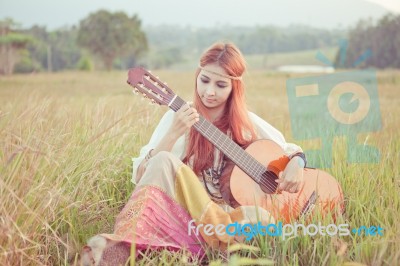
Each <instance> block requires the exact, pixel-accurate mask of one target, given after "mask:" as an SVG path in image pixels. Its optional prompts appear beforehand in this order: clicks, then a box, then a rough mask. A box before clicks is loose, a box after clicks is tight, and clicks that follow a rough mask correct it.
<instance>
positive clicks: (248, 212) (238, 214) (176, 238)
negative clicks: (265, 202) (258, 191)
mask: <svg viewBox="0 0 400 266" xmlns="http://www.w3.org/2000/svg"><path fill="white" fill-rule="evenodd" d="M257 218H258V219H257ZM260 219H262V220H263V221H267V222H271V220H272V219H273V218H272V217H270V215H269V213H268V212H267V211H266V210H264V209H262V208H256V207H254V206H241V207H238V208H236V209H232V208H230V209H228V210H227V208H223V207H222V206H220V205H218V204H217V203H215V202H214V201H212V200H211V199H210V197H209V195H208V194H207V192H206V190H205V188H204V186H203V184H202V183H201V182H200V181H199V178H198V176H197V175H196V174H195V173H194V172H193V171H192V170H191V168H189V167H188V166H187V165H185V164H183V163H182V161H180V160H179V159H178V158H176V157H175V156H174V155H173V154H171V153H169V152H159V153H157V154H156V155H155V156H154V157H153V158H151V159H150V160H149V161H148V162H147V165H146V170H145V172H144V174H143V176H142V177H141V179H140V181H139V182H138V184H137V186H136V188H135V190H134V192H133V194H132V196H131V198H130V199H129V201H128V202H127V204H126V205H125V207H124V208H123V210H122V211H121V213H120V214H119V215H118V216H117V219H116V223H115V227H114V232H113V234H100V235H97V236H95V237H93V238H92V239H90V240H89V242H88V245H87V246H85V247H84V249H83V254H82V258H83V259H86V260H88V261H90V262H91V263H94V264H95V265H102V264H104V265H107V264H118V263H124V262H125V261H126V260H127V259H128V258H129V256H130V254H131V247H132V245H134V246H133V247H134V248H135V254H136V255H137V254H138V252H137V251H139V250H147V249H160V248H165V249H168V250H176V251H177V250H181V249H186V250H188V251H190V252H191V253H192V254H194V255H198V256H202V255H204V254H205V251H206V250H207V249H209V248H216V249H219V250H222V251H224V250H226V248H227V246H228V245H229V244H232V243H234V242H235V241H237V238H235V237H234V236H231V235H228V234H217V233H210V230H208V232H207V230H204V226H205V225H207V224H210V225H212V226H210V227H212V228H215V227H216V226H217V225H219V224H222V225H225V226H226V225H228V224H231V223H235V222H238V223H241V224H243V223H249V222H252V223H256V222H257V221H258V220H260ZM189 224H190V225H191V226H189ZM200 224H203V226H202V227H201V228H200V229H199V230H198V229H197V228H196V226H198V225H200Z"/></svg>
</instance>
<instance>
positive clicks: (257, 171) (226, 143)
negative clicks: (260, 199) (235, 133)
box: [169, 96, 267, 182]
mask: <svg viewBox="0 0 400 266" xmlns="http://www.w3.org/2000/svg"><path fill="white" fill-rule="evenodd" d="M184 104H186V102H185V101H184V100H183V99H182V98H180V97H179V96H176V98H175V100H174V101H173V102H172V103H171V104H170V105H169V107H170V108H171V109H172V110H174V111H175V112H176V111H178V110H179V109H180V108H181V106H182V105H184ZM193 126H194V128H195V129H196V130H197V131H198V132H199V133H200V134H202V135H203V136H204V137H205V138H207V139H208V140H209V141H210V142H211V143H212V144H214V145H215V146H216V147H217V148H218V149H219V150H221V151H222V152H223V153H224V154H225V155H226V156H227V157H228V158H229V159H231V160H232V161H233V162H234V163H235V164H236V165H237V166H238V167H239V168H240V169H242V170H243V171H244V172H245V173H246V174H247V175H249V176H250V177H251V178H253V179H254V180H255V181H256V182H259V181H260V179H261V177H262V175H263V174H264V173H265V172H266V171H267V168H265V166H264V165H262V164H261V163H259V162H258V161H257V160H256V159H254V158H253V157H252V156H251V155H250V154H248V153H247V152H246V151H245V150H243V149H242V148H241V147H240V146H239V145H238V144H236V142H234V141H233V140H232V139H230V138H229V137H228V136H226V135H225V134H224V133H222V132H221V131H220V130H219V129H218V128H217V127H216V126H214V125H213V124H212V123H211V122H209V121H208V120H206V119H205V118H204V117H202V116H200V119H199V121H198V122H196V123H195V124H194V125H193Z"/></svg>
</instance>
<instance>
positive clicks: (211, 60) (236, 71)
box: [184, 43, 256, 174]
mask: <svg viewBox="0 0 400 266" xmlns="http://www.w3.org/2000/svg"><path fill="white" fill-rule="evenodd" d="M208 64H218V65H219V66H220V67H222V68H223V69H224V70H225V71H226V73H227V74H228V75H230V76H234V77H241V76H242V75H243V72H244V71H245V69H246V63H245V60H244V58H243V56H242V54H241V52H240V51H239V49H238V48H237V47H236V46H235V45H234V44H231V43H215V44H214V45H212V46H211V47H210V48H208V49H207V50H206V51H205V52H204V54H203V55H202V56H201V58H200V66H202V67H204V66H206V65H208ZM199 73H200V68H199V69H198V70H197V72H196V79H197V77H198V75H199ZM196 84H197V83H196V82H195V88H196V89H195V90H194V101H193V104H194V107H195V108H196V110H197V111H198V112H199V113H200V114H201V115H202V116H203V117H205V118H206V119H209V117H208V115H207V107H205V106H204V104H203V102H202V101H201V99H200V96H199V95H198V93H197V85H196ZM244 90H245V88H244V84H243V81H242V80H233V79H232V91H231V94H230V96H229V97H228V100H227V103H226V106H225V110H224V113H223V115H222V116H221V117H220V118H219V119H218V120H217V121H214V122H213V124H214V125H215V126H216V127H218V128H219V129H220V130H221V131H222V132H224V133H225V134H226V133H227V132H228V131H229V132H230V134H231V138H232V139H233V140H234V141H235V142H236V143H237V144H239V145H240V146H245V145H247V144H249V143H250V142H252V141H254V140H255V139H256V133H255V130H254V127H253V124H252V123H251V121H250V119H249V117H248V112H247V107H246V101H245V91H244ZM191 158H193V162H192V163H193V164H192V167H193V171H194V172H195V173H196V174H199V173H200V172H201V171H202V170H204V169H207V168H209V167H211V166H212V164H213V161H214V146H213V144H212V143H210V142H209V141H208V140H207V139H206V138H204V137H203V136H202V135H201V134H200V133H199V132H197V131H196V130H195V129H194V128H193V127H192V128H191V130H190V133H189V143H188V145H187V149H186V157H185V159H184V162H185V163H187V162H188V161H189V159H190V160H192V159H191Z"/></svg>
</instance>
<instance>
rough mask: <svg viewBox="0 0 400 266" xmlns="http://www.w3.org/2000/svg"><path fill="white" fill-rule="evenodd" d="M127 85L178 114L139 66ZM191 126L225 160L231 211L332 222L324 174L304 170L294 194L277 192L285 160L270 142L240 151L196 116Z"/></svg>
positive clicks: (335, 196) (332, 196)
mask: <svg viewBox="0 0 400 266" xmlns="http://www.w3.org/2000/svg"><path fill="white" fill-rule="evenodd" d="M127 82H128V84H130V85H131V86H132V87H134V92H135V93H142V94H143V96H144V97H145V98H149V99H150V100H151V102H153V103H156V104H159V105H167V106H168V107H169V108H171V109H172V110H174V111H175V112H176V111H178V110H179V109H180V108H181V106H182V105H184V104H186V102H185V101H184V100H183V99H182V98H180V97H179V96H178V95H176V94H175V93H174V92H173V91H172V90H171V89H170V88H169V87H168V86H167V85H166V84H165V83H163V82H161V81H160V80H159V79H158V78H157V77H155V76H154V75H152V74H151V73H150V72H149V71H147V70H146V69H144V68H140V67H138V68H132V69H130V70H129V72H128V81H127ZM193 127H194V128H195V129H196V130H197V131H198V132H199V133H200V134H202V135H203V136H204V137H205V138H207V139H208V140H209V141H210V142H211V143H212V144H214V145H215V146H216V147H217V148H218V149H219V150H221V151H222V152H223V153H224V154H225V156H226V157H227V158H229V160H228V164H227V166H226V167H225V170H226V171H225V170H224V173H223V175H222V177H221V178H220V184H221V188H220V190H221V194H222V196H223V199H224V200H225V202H227V203H228V204H229V205H230V206H232V207H237V206H248V205H252V206H254V205H256V206H260V207H263V208H264V209H266V210H268V211H269V212H270V213H271V214H272V215H273V216H274V217H275V219H280V220H283V221H285V222H287V223H289V222H291V221H293V220H297V219H300V218H302V217H308V215H310V214H312V213H315V212H316V211H318V212H319V213H320V214H322V216H324V215H326V214H331V215H332V217H333V218H335V217H336V215H338V214H341V213H342V212H343V211H344V204H343V192H342V189H341V187H340V185H339V183H338V182H337V181H336V180H335V178H333V177H332V176H331V175H330V174H328V173H326V172H324V171H321V170H318V169H314V168H305V169H304V172H303V174H304V183H303V185H302V187H301V189H300V190H299V191H298V192H297V193H289V192H286V191H277V187H278V183H277V182H276V181H275V180H276V179H278V176H279V173H280V172H282V171H283V170H284V169H285V167H286V165H287V164H288V162H289V158H288V157H287V156H286V155H285V154H284V152H283V150H282V148H281V147H280V146H279V145H278V144H276V143H275V142H273V141H271V140H257V141H255V142H253V143H251V144H250V145H249V146H247V147H246V148H245V149H243V148H242V147H240V146H239V145H238V144H236V143H235V142H234V141H233V140H232V139H230V138H229V137H228V136H227V135H225V134H224V133H223V132H221V131H220V130H219V129H218V128H217V127H215V126H214V125H213V124H212V123H211V122H209V121H207V120H206V119H205V118H204V117H202V116H200V119H199V121H198V122H196V123H195V124H194V125H193Z"/></svg>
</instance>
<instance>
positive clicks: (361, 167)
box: [0, 70, 400, 265]
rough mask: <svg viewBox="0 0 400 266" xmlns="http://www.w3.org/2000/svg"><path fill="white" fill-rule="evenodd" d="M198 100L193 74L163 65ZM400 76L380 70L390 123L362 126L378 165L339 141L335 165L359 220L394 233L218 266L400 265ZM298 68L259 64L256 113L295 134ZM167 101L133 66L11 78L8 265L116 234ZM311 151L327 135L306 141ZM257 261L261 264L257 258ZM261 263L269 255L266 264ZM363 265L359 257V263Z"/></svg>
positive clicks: (298, 243)
mask: <svg viewBox="0 0 400 266" xmlns="http://www.w3.org/2000/svg"><path fill="white" fill-rule="evenodd" d="M157 75H158V76H160V78H162V79H163V80H165V81H167V82H168V84H169V85H170V86H171V88H174V90H175V91H176V92H177V93H178V94H179V95H181V96H183V98H185V99H187V100H189V99H191V95H192V88H193V85H194V81H193V77H194V75H193V73H192V72H178V71H158V72H157ZM399 76H400V72H399V71H395V70H387V71H384V72H379V75H378V79H379V96H380V105H381V113H382V123H383V129H382V130H381V131H380V132H376V133H369V134H367V133H365V134H360V136H359V140H360V141H364V139H365V138H366V135H369V139H368V143H369V144H370V145H374V146H376V147H378V148H379V149H380V152H381V156H382V157H381V161H380V162H379V163H378V164H349V163H347V162H346V148H347V147H346V141H345V139H344V138H337V139H336V140H335V142H334V148H333V151H334V165H333V167H332V168H331V169H326V170H327V171H328V172H330V173H331V174H332V175H334V176H335V177H337V179H338V180H339V182H340V183H341V184H342V187H343V190H344V194H345V197H346V201H347V210H346V215H345V216H344V217H343V218H341V219H342V220H340V221H338V222H346V223H349V224H350V225H351V226H360V225H380V226H381V227H383V228H384V236H382V237H381V236H379V237H365V236H347V237H334V238H331V237H328V236H314V237H297V238H289V239H287V240H281V239H279V238H272V237H268V238H267V239H261V238H257V239H256V240H255V241H253V246H254V247H255V248H253V249H250V248H247V249H246V248H245V249H243V250H241V251H232V252H230V253H228V254H222V253H219V252H218V251H210V252H209V254H208V259H209V263H210V264H211V265H223V264H226V263H227V261H228V260H229V263H230V265H240V264H246V263H247V265H248V264H252V265H255V264H257V263H258V264H264V265H265V264H271V263H273V264H275V265H356V264H354V262H358V263H363V264H366V265H395V264H397V263H398V262H399V261H400V230H399V229H400V228H399V227H400V224H399V222H398V221H399V220H400V214H399V210H400V200H399V196H398V195H399V194H400V173H399V169H400V167H399V164H400V131H399V127H400V120H399V118H398V114H399V113H400V97H399V96H398V88H399V86H400V78H399ZM289 77H292V75H289V74H280V73H272V72H265V71H249V72H248V73H247V75H246V77H245V78H246V84H247V88H248V93H247V96H248V97H247V98H248V103H249V109H251V110H252V111H254V112H256V113H257V114H259V115H260V116H261V117H263V118H264V119H266V120H267V121H269V122H270V123H271V124H272V125H274V126H275V127H277V128H278V129H279V130H280V131H282V133H283V134H284V135H285V136H286V138H287V140H288V141H293V138H292V134H291V130H290V119H289V112H288V106H287V98H286V93H285V91H286V90H285V86H286V79H287V78H289ZM165 111H166V107H163V108H159V107H157V106H152V105H149V104H148V102H147V101H146V100H142V99H141V97H139V96H135V95H133V94H132V93H131V91H130V87H129V86H128V85H126V72H109V73H108V72H93V73H78V72H65V73H55V74H32V75H15V76H11V77H0V161H1V164H0V177H1V179H0V197H1V199H0V214H1V216H0V246H1V248H0V264H1V265H60V264H61V265H64V264H68V263H70V262H72V261H73V260H74V259H75V258H77V257H78V254H79V252H80V249H81V248H82V246H83V245H84V244H85V242H86V240H87V239H88V238H90V237H91V236H93V235H95V234H97V233H111V232H112V228H113V225H114V221H115V217H116V215H117V214H118V213H119V211H120V210H121V208H122V207H123V205H124V203H125V202H126V201H127V199H128V198H129V197H130V195H131V193H132V190H133V188H134V187H133V185H132V183H131V182H130V178H131V170H132V168H131V167H132V166H131V157H133V156H135V155H136V154H137V153H138V152H139V150H140V148H141V146H142V145H144V144H145V143H147V141H148V139H149V137H150V134H151V133H152V131H153V129H154V127H155V126H156V125H157V122H158V120H159V119H160V117H161V115H162V114H163V112H165ZM297 143H298V144H299V145H301V146H302V147H303V148H304V149H307V148H311V147H317V146H318V145H319V143H318V141H315V142H314V141H302V142H297ZM255 260H256V261H255ZM257 260H258V261H257ZM160 263H163V264H197V263H198V261H197V260H196V259H193V260H190V259H189V258H188V257H187V256H186V255H184V254H183V253H179V254H176V253H170V252H166V251H163V252H154V251H153V252H151V251H150V252H148V253H146V254H144V255H143V258H142V259H141V260H140V261H137V264H138V265H148V264H160ZM351 263H353V264H351Z"/></svg>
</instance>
